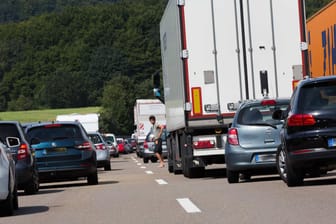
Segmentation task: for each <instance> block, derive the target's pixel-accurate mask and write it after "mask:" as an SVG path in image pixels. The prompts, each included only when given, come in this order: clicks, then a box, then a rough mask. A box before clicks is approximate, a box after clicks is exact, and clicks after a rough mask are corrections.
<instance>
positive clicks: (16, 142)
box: [6, 137, 20, 147]
mask: <svg viewBox="0 0 336 224" xmlns="http://www.w3.org/2000/svg"><path fill="white" fill-rule="evenodd" d="M6 143H7V146H8V147H18V146H20V139H19V138H16V137H7V138H6Z"/></svg>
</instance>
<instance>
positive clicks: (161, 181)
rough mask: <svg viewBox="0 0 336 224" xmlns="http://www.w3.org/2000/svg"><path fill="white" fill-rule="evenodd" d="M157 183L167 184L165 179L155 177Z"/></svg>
mask: <svg viewBox="0 0 336 224" xmlns="http://www.w3.org/2000/svg"><path fill="white" fill-rule="evenodd" d="M155 181H156V182H157V183H158V184H159V185H164V184H168V183H167V182H166V181H165V180H163V179H156V180H155Z"/></svg>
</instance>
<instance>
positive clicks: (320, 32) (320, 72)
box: [307, 0, 336, 77]
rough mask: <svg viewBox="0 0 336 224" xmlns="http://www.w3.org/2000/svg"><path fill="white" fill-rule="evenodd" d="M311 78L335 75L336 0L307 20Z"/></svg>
mask: <svg viewBox="0 0 336 224" xmlns="http://www.w3.org/2000/svg"><path fill="white" fill-rule="evenodd" d="M307 33H308V51H309V69H310V76H311V77H319V76H325V75H335V74H336V0H334V1H332V2H331V3H329V4H328V5H327V6H325V7H324V8H323V9H321V10H320V11H319V12H317V13H316V14H315V15H313V16H312V17H311V18H309V19H308V20H307Z"/></svg>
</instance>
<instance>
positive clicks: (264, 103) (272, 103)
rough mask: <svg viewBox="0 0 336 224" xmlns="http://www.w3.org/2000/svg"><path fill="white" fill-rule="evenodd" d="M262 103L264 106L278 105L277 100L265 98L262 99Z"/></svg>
mask: <svg viewBox="0 0 336 224" xmlns="http://www.w3.org/2000/svg"><path fill="white" fill-rule="evenodd" d="M261 105H262V106H274V105H276V101H275V100H263V101H261Z"/></svg>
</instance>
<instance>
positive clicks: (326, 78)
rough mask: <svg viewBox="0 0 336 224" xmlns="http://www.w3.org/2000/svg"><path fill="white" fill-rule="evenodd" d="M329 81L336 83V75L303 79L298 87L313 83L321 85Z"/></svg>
mask: <svg viewBox="0 0 336 224" xmlns="http://www.w3.org/2000/svg"><path fill="white" fill-rule="evenodd" d="M327 81H336V75H331V76H322V77H318V78H307V79H303V80H301V81H300V82H299V84H298V85H297V87H301V86H304V85H307V84H311V83H321V82H327Z"/></svg>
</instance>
